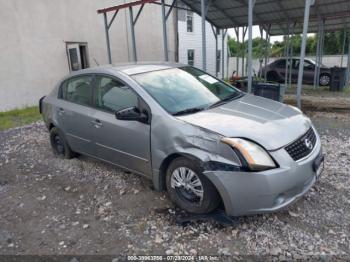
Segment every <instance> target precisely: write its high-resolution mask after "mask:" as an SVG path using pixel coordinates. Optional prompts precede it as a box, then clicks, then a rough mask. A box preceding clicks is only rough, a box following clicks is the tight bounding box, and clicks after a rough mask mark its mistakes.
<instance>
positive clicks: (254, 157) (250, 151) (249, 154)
mask: <svg viewBox="0 0 350 262" xmlns="http://www.w3.org/2000/svg"><path fill="white" fill-rule="evenodd" d="M221 142H223V143H225V144H228V145H230V146H232V147H234V148H236V149H237V150H238V151H239V152H240V153H241V154H242V155H243V157H244V158H245V160H246V161H247V163H248V166H249V168H250V169H251V170H254V171H261V170H266V169H270V168H274V167H276V165H275V162H274V161H273V160H272V158H271V157H270V156H269V154H268V153H267V152H266V151H265V149H263V148H262V147H261V146H259V145H257V144H255V143H253V142H250V141H248V140H245V139H241V138H229V137H224V138H222V139H221Z"/></svg>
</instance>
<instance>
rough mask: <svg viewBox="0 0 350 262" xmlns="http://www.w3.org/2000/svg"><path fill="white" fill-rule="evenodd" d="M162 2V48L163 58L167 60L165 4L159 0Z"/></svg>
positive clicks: (162, 0)
mask: <svg viewBox="0 0 350 262" xmlns="http://www.w3.org/2000/svg"><path fill="white" fill-rule="evenodd" d="M161 3H162V23H163V48H164V60H165V61H169V55H168V33H167V28H166V17H165V16H166V15H165V5H164V0H161Z"/></svg>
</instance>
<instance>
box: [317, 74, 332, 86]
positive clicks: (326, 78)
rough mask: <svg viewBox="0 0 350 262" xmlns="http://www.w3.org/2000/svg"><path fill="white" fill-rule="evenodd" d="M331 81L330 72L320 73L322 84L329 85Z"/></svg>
mask: <svg viewBox="0 0 350 262" xmlns="http://www.w3.org/2000/svg"><path fill="white" fill-rule="evenodd" d="M330 81H331V77H330V76H329V75H328V74H321V75H320V82H319V83H320V86H328V85H329V83H330Z"/></svg>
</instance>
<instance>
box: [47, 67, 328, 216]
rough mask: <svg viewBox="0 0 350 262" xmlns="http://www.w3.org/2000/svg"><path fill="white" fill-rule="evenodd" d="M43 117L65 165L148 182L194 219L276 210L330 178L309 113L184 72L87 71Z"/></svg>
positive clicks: (56, 96)
mask: <svg viewBox="0 0 350 262" xmlns="http://www.w3.org/2000/svg"><path fill="white" fill-rule="evenodd" d="M40 109H41V112H42V115H43V118H44V121H45V123H46V125H47V127H48V129H49V131H50V141H51V145H52V148H53V151H54V153H55V154H56V155H57V156H59V157H62V158H72V157H74V156H76V155H77V154H84V155H88V156H91V157H94V158H97V159H100V160H103V161H106V162H108V163H111V164H113V165H116V166H118V167H121V168H125V169H128V170H131V171H132V172H134V173H138V174H141V175H144V176H146V177H148V178H150V179H152V181H153V184H154V188H155V189H156V190H167V191H168V193H169V196H170V198H171V200H172V201H173V202H175V204H176V205H178V206H179V207H181V208H183V209H185V210H187V211H188V212H192V213H206V212H210V211H213V210H214V209H216V208H217V207H218V206H219V205H220V204H221V203H222V206H223V207H224V208H225V210H226V213H227V214H228V215H230V216H240V215H246V214H255V213H262V212H272V211H276V210H279V209H281V208H283V207H285V206H287V205H289V204H290V203H292V202H293V201H295V200H296V199H298V198H299V197H301V196H302V195H303V194H305V193H306V192H307V191H308V190H309V189H310V188H311V187H312V185H313V184H314V183H315V181H316V180H317V178H318V177H319V175H320V173H321V171H322V166H323V155H322V150H321V142H320V138H319V135H318V134H317V131H316V129H315V127H314V126H313V125H312V123H311V121H310V119H309V118H307V117H306V116H305V115H303V114H302V112H301V111H300V110H298V109H296V108H294V107H291V106H288V105H284V104H281V103H278V102H274V101H272V100H269V99H265V98H261V97H256V96H253V95H249V94H245V93H242V92H241V91H239V90H237V89H236V88H235V87H233V86H231V85H228V84H227V83H225V82H223V81H221V80H219V79H217V78H215V77H213V76H211V75H209V74H207V73H205V72H203V71H201V70H199V69H196V68H194V67H190V66H185V65H181V64H133V65H119V66H113V65H110V66H105V67H98V68H92V69H86V70H81V71H78V72H75V73H73V74H71V75H69V76H67V77H66V78H65V79H63V80H62V81H61V82H60V83H58V84H57V86H56V87H55V88H54V90H53V91H52V92H51V94H49V95H48V96H46V97H43V98H42V99H41V100H40Z"/></svg>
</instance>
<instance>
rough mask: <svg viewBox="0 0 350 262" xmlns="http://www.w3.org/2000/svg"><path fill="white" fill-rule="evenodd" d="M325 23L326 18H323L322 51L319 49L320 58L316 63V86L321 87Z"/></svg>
mask: <svg viewBox="0 0 350 262" xmlns="http://www.w3.org/2000/svg"><path fill="white" fill-rule="evenodd" d="M324 24H325V20H324V19H322V23H321V42H320V51H319V54H318V55H319V58H318V63H317V64H316V68H317V75H316V87H319V85H320V70H321V68H320V66H319V65H321V64H322V57H323V47H324Z"/></svg>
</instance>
